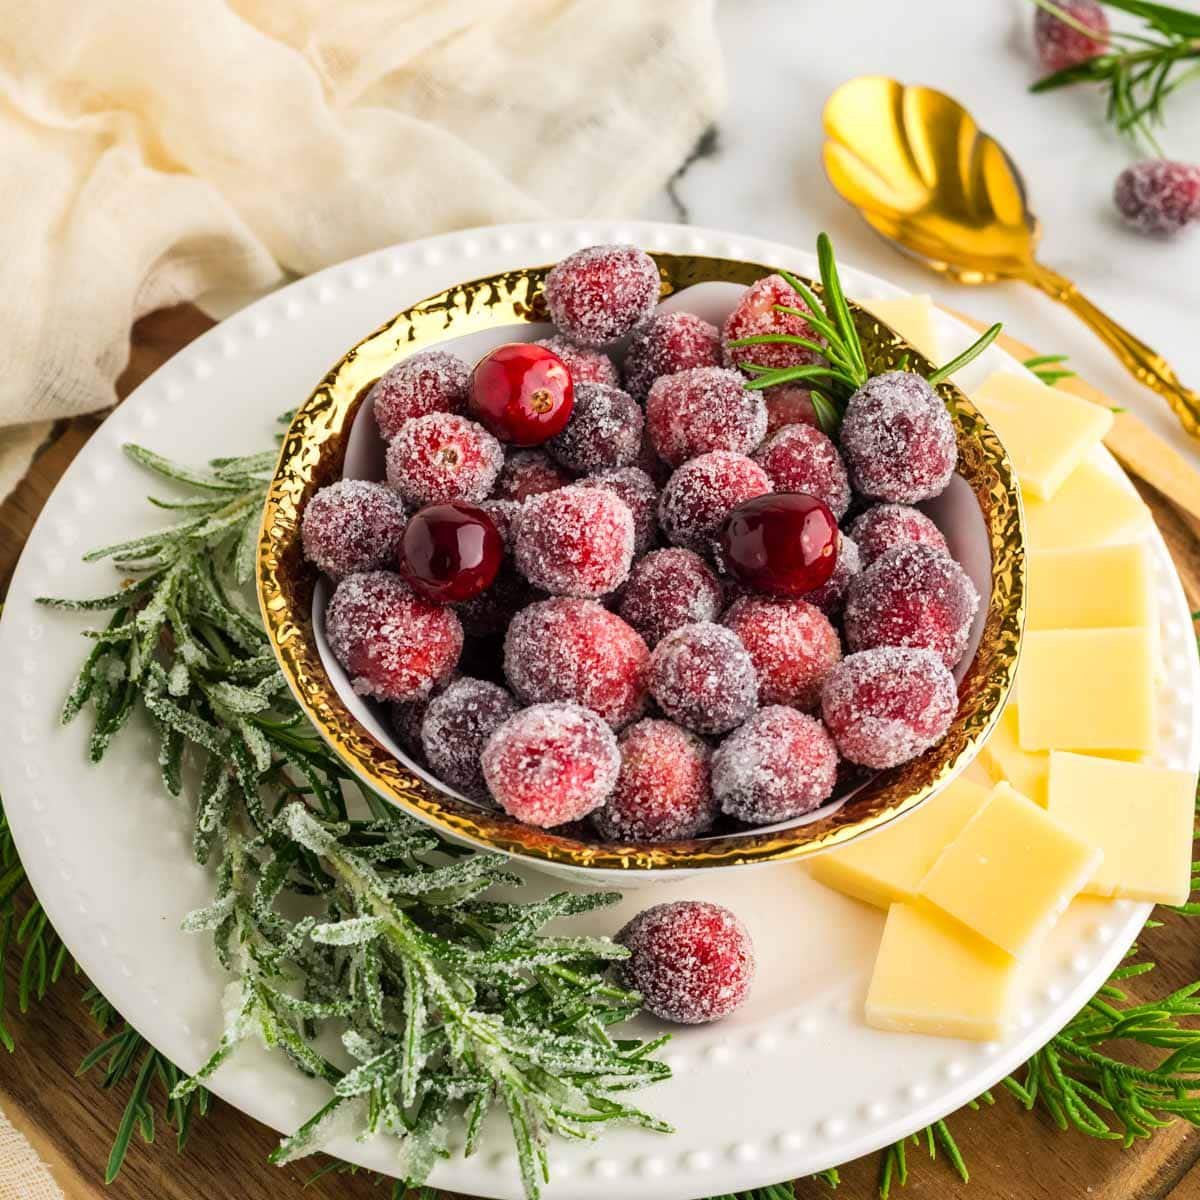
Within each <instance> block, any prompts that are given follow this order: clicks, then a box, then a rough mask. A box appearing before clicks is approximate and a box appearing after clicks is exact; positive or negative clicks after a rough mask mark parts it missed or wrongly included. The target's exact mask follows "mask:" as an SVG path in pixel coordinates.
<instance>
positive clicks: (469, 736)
mask: <svg viewBox="0 0 1200 1200" xmlns="http://www.w3.org/2000/svg"><path fill="white" fill-rule="evenodd" d="M516 711H517V703H516V701H515V700H514V699H513V698H512V697H511V696H510V695H509V694H508V692H506V691H505V690H504V689H503V688H502V687H500V686H499V685H497V684H494V683H488V682H487V681H486V680H484V679H471V678H469V677H467V676H463V678H461V679H456V680H455V681H454V682H453V683H452V684H450V686H449V687H448V688H446V690H445V691H444V692H442V693H441V694H440V695H438V696H435V697H434V698H433V699H432V700H431V701H430V702H429V707H428V708H427V709H426V710H425V715H424V718H423V720H422V722H421V746H422V749H423V750H424V751H425V759H426V761H427V762H428V763H429V766H430V769H431V770H432V771H433V772H434V774H435V775H437V777H438V778H439V779H441V780H442V781H443V782H444V783H448V784H449V785H450V786H451V787H452V788H457V789H458V790H459V791H460V792H462V793H463V795H464V796H470V797H471V798H472V799H473V800H487V799H488V798H489V797H488V790H487V784H486V783H485V782H484V778H483V768H482V767H481V766H480V765H479V756H480V754H482V752H483V747H484V744H485V743H486V742H487V740H488V738H490V737H491V736H492V734H493V733H495V732H496V730H497V729H499V728H500V726H501V725H503V724H504V722H505V721H507V720H508V718H509V717H511V716H512V715H513V714H514V713H516Z"/></svg>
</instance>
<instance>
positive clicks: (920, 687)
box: [821, 646, 958, 770]
mask: <svg viewBox="0 0 1200 1200" xmlns="http://www.w3.org/2000/svg"><path fill="white" fill-rule="evenodd" d="M957 708H958V693H957V691H956V690H955V686H954V676H953V675H951V674H950V671H949V668H948V667H947V666H946V665H945V663H943V662H942V660H941V659H940V658H939V657H938V656H937V655H936V654H934V652H933V651H932V650H910V649H907V648H904V647H900V646H883V647H880V648H879V649H876V650H864V651H862V652H861V653H859V654H851V655H849V656H848V657H846V658H844V659H842V661H841V662H840V663H839V664H838V665H837V666H836V667H834V669H833V670H832V671H831V672H830V673H829V678H828V679H826V680H825V686H824V687H823V688H822V689H821V716H822V717H823V718H824V720H825V725H826V727H827V728H828V730H829V732H830V733H831V734H832V735H833V740H834V741H835V742H836V743H837V748H838V750H839V751H840V752H841V754H842V756H843V757H844V758H848V759H849V760H850V761H851V762H856V763H861V764H862V765H863V766H864V767H873V768H875V769H876V770H884V769H886V768H888V767H896V766H899V765H900V764H901V763H905V762H908V760H909V759H911V758H916V756H917V755H918V754H922V753H924V752H925V751H926V750H928V749H929V747H930V746H933V745H936V744H937V743H938V742H940V741H941V740H942V738H943V737H944V736H945V734H946V730H947V729H949V728H950V722H951V721H952V720H953V719H954V713H955V711H956V710H957Z"/></svg>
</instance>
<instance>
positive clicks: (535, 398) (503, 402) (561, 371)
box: [467, 342, 575, 446]
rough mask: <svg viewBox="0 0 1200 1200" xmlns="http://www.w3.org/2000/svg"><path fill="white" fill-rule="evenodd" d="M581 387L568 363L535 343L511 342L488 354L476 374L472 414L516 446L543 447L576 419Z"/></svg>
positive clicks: (479, 364) (489, 428)
mask: <svg viewBox="0 0 1200 1200" xmlns="http://www.w3.org/2000/svg"><path fill="white" fill-rule="evenodd" d="M574 404H575V385H574V384H573V383H572V382H571V373H570V371H569V370H568V369H567V365H566V363H564V362H563V360H562V359H561V358H559V357H558V355H557V354H555V353H554V352H553V351H552V350H547V349H546V348H545V347H544V346H537V345H534V344H533V343H532V342H510V343H509V344H508V345H505V346H497V347H496V349H495V350H491V351H489V352H488V353H487V354H485V355H484V356H483V357H482V358H481V359H480V360H479V362H478V363H476V364H475V370H474V372H473V373H472V375H471V394H470V398H469V400H468V402H467V408H468V411H469V412H470V414H471V416H473V417H474V418H475V420H477V421H478V422H479V423H480V424H481V425H483V426H484V427H485V428H486V429H488V430H489V431H490V432H491V433H493V434H495V436H496V437H498V438H499V439H500V440H501V441H502V442H507V443H508V444H509V445H512V446H538V445H541V443H542V442H545V441H548V440H549V439H550V438H552V437H554V436H555V434H558V433H561V432H562V431H563V429H565V428H566V424H567V422H568V421H569V420H570V419H571V410H572V408H573V407H574Z"/></svg>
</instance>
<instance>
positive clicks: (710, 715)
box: [647, 622, 758, 734]
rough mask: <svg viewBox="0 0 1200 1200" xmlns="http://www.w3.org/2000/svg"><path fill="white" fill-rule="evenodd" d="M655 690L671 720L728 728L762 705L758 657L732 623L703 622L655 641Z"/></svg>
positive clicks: (708, 729)
mask: <svg viewBox="0 0 1200 1200" xmlns="http://www.w3.org/2000/svg"><path fill="white" fill-rule="evenodd" d="M647 680H648V682H649V685H650V694H651V695H652V696H653V697H654V699H655V702H656V703H657V704H658V707H659V708H661V709H662V710H663V712H664V713H666V715H667V716H668V717H670V718H671V720H673V721H676V722H677V723H678V724H680V725H683V726H686V728H688V729H691V730H694V731H695V732H696V733H705V734H711V733H724V732H725V731H726V730H729V729H732V728H733V727H734V726H735V725H740V724H741V723H742V722H743V721H744V720H745V719H746V718H747V717H748V716H749V715H750V714H751V713H752V712H753V711H754V709H755V708H756V707H757V704H758V680H757V677H756V675H755V672H754V662H753V660H752V659H751V658H750V655H749V654H748V653H747V651H746V647H745V646H743V645H742V643H741V639H740V638H739V637H738V636H737V634H736V633H734V632H733V630H732V629H726V628H725V627H724V626H723V625H713V624H710V623H707V622H698V623H696V624H694V625H684V626H682V627H681V628H679V629H676V630H673V631H672V632H671V633H668V634H667V636H666V637H665V638H663V639H662V641H660V642H659V643H658V645H657V646H655V647H654V652H653V653H652V654H651V655H650V664H649V668H648V671H647Z"/></svg>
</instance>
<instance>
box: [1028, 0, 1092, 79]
mask: <svg viewBox="0 0 1200 1200" xmlns="http://www.w3.org/2000/svg"><path fill="white" fill-rule="evenodd" d="M1055 6H1056V7H1057V8H1058V9H1060V10H1061V11H1062V12H1064V13H1066V15H1067V16H1068V17H1070V18H1071V24H1069V25H1068V24H1067V22H1066V21H1064V20H1062V19H1061V18H1060V17H1058V16H1056V15H1055V14H1054V13H1052V12H1047V11H1046V10H1045V9H1042V8H1039V9H1038V10H1037V12H1036V13H1034V17H1033V40H1034V44H1035V46H1036V47H1037V55H1038V59H1039V60H1040V61H1041V64H1042V66H1043V67H1044V68H1045V69H1046V70H1047V71H1062V70H1064V69H1065V68H1067V67H1074V66H1078V65H1079V63H1084V62H1087V61H1088V59H1090V58H1095V57H1096V55H1097V54H1103V53H1104V52H1105V50H1107V49H1108V17H1107V16H1106V15H1105V13H1104V9H1103V8H1101V7H1100V5H1099V4H1097V3H1096V0H1055ZM1080 25H1082V26H1083V27H1084V28H1085V29H1089V30H1091V31H1092V32H1091V33H1090V34H1088V33H1084V32H1083V31H1082V30H1081V29H1080V28H1079V26H1080Z"/></svg>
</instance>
